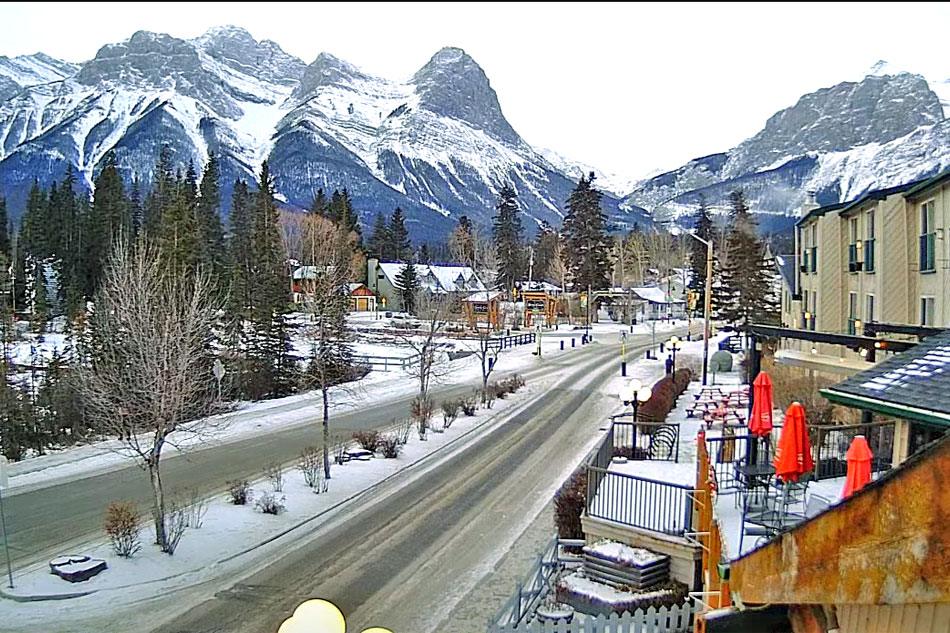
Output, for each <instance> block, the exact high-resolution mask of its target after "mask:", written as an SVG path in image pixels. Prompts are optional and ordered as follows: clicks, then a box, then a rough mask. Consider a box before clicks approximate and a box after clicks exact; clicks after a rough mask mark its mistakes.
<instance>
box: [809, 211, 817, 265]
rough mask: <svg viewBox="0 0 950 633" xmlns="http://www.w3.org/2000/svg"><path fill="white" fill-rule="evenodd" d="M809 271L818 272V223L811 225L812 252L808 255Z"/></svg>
mask: <svg viewBox="0 0 950 633" xmlns="http://www.w3.org/2000/svg"><path fill="white" fill-rule="evenodd" d="M808 260H809V261H808V272H811V273H816V272H818V223H817V222H815V223H814V224H812V225H811V253H810V255H809V257H808Z"/></svg>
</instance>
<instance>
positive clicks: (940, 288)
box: [783, 171, 950, 373]
mask: <svg viewBox="0 0 950 633" xmlns="http://www.w3.org/2000/svg"><path fill="white" fill-rule="evenodd" d="M948 228H950V171H948V172H944V173H941V174H938V175H937V176H935V177H933V178H929V179H925V180H920V181H915V182H911V183H906V184H904V185H901V186H897V187H891V188H887V189H880V190H876V191H872V192H869V193H867V194H865V195H864V196H861V197H860V198H858V199H856V200H853V201H849V202H843V203H838V204H833V205H828V206H824V207H819V206H817V205H816V204H814V203H813V202H812V203H806V205H805V206H804V207H803V209H802V217H801V218H800V219H799V221H798V223H797V225H796V231H795V246H796V248H795V250H796V253H795V259H796V266H795V282H796V283H795V285H796V288H795V292H794V293H793V294H792V298H793V301H792V302H791V310H790V311H788V310H786V307H785V306H783V317H784V318H783V320H785V319H788V321H789V323H788V325H789V326H790V327H793V328H796V329H809V330H815V331H820V332H831V333H837V334H857V335H862V334H864V331H863V330H864V324H865V323H868V322H871V321H875V322H881V323H900V324H909V325H927V326H932V327H950V236H948V235H947V233H948ZM790 313H791V314H790ZM888 336H889V338H899V337H898V336H891V335H888ZM787 347H788V349H789V350H795V351H798V352H799V353H806V354H811V355H812V356H821V357H825V358H829V357H830V358H834V359H837V360H838V361H839V363H841V364H842V365H844V364H848V365H850V364H852V363H851V362H850V361H855V360H860V359H862V358H863V357H861V356H860V355H859V354H858V353H857V352H855V351H853V350H849V349H847V348H845V347H843V346H840V345H830V344H821V343H819V344H817V345H812V344H811V343H805V342H794V341H788V342H787ZM842 359H843V360H842ZM816 360H817V359H816ZM841 373H849V372H841Z"/></svg>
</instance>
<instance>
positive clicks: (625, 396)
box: [618, 378, 653, 458]
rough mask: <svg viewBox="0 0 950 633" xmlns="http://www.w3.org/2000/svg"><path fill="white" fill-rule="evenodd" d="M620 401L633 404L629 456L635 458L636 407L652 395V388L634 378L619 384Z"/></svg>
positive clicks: (624, 404) (629, 404)
mask: <svg viewBox="0 0 950 633" xmlns="http://www.w3.org/2000/svg"><path fill="white" fill-rule="evenodd" d="M618 395H619V396H620V401H621V402H623V406H625V407H627V406H633V424H632V425H631V426H630V428H631V432H630V444H631V446H630V450H631V456H632V457H634V458H636V452H637V409H638V408H639V407H640V403H641V402H646V401H647V400H649V399H650V396H652V395H653V390H652V389H651V388H650V387H648V386H646V385H644V384H643V383H642V382H640V381H639V380H637V379H636V378H634V379H632V380H630V382H627V383H624V384H622V385H621V386H620V393H619V394H618Z"/></svg>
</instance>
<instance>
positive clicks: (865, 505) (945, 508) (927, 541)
mask: <svg viewBox="0 0 950 633" xmlns="http://www.w3.org/2000/svg"><path fill="white" fill-rule="evenodd" d="M948 440H950V438H947V439H945V440H942V441H941V442H940V443H939V444H937V445H936V446H935V447H934V448H933V449H931V450H929V451H927V452H926V453H925V454H923V455H921V456H920V457H919V458H915V460H913V461H912V462H909V463H908V464H906V465H905V468H902V469H900V470H897V471H894V472H893V473H892V474H891V475H890V476H887V477H885V478H884V479H883V480H882V481H880V482H878V483H874V484H871V485H870V486H868V487H866V488H864V489H862V490H861V491H859V492H858V493H856V494H855V495H854V496H853V497H851V498H850V499H848V500H846V501H844V502H843V503H841V504H839V505H836V506H833V507H832V508H831V509H830V510H829V511H827V512H825V513H823V514H821V515H819V516H818V517H815V518H814V519H812V520H810V521H807V522H805V523H803V524H801V525H799V526H798V527H796V528H795V529H793V530H791V531H790V532H787V533H785V534H783V535H782V536H780V537H779V538H778V539H776V540H775V541H772V542H771V543H769V544H768V545H765V546H764V547H761V548H759V549H758V550H756V551H754V552H752V553H750V554H747V555H746V556H744V557H743V558H740V559H738V560H737V561H735V562H733V563H732V577H731V583H730V584H731V589H732V591H733V593H734V594H736V595H738V596H739V597H740V599H741V600H742V602H743V603H745V604H765V603H773V604H866V605H872V604H878V605H883V604H903V603H920V604H926V603H941V602H946V603H950V529H948V526H950V442H948Z"/></svg>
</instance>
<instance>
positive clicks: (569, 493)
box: [554, 465, 587, 539]
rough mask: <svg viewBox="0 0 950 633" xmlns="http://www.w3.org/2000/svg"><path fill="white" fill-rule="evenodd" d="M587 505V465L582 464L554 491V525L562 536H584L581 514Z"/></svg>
mask: <svg viewBox="0 0 950 633" xmlns="http://www.w3.org/2000/svg"><path fill="white" fill-rule="evenodd" d="M586 507H587V466H586V465H581V466H580V467H579V468H578V469H577V470H575V471H574V472H573V473H571V476H570V477H568V478H567V481H565V482H564V484H562V485H561V487H560V488H559V489H558V491H557V492H556V493H554V525H555V526H556V527H557V535H558V536H559V537H560V538H570V539H582V538H584V530H582V529H581V515H583V514H584V510H585V509H586Z"/></svg>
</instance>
